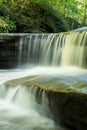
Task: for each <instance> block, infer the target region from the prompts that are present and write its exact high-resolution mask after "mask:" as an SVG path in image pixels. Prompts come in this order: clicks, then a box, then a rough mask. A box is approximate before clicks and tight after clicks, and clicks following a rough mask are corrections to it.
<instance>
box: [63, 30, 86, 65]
mask: <svg viewBox="0 0 87 130" xmlns="http://www.w3.org/2000/svg"><path fill="white" fill-rule="evenodd" d="M86 58H87V32H86V31H82V32H79V31H72V32H71V33H70V34H69V35H68V36H67V38H66V44H65V47H64V49H63V52H62V58H61V65H62V66H70V65H71V66H79V67H85V66H86Z"/></svg>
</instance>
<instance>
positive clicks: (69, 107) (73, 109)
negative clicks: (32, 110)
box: [48, 92, 87, 130]
mask: <svg viewBox="0 0 87 130" xmlns="http://www.w3.org/2000/svg"><path fill="white" fill-rule="evenodd" d="M48 98H49V102H50V108H51V112H52V113H53V116H54V120H55V121H56V122H57V123H60V124H61V125H64V126H66V127H69V128H71V129H72V130H86V129H87V95H85V94H80V93H72V92H71V93H70V92H69V93H64V92H55V93H54V92H49V93H48Z"/></svg>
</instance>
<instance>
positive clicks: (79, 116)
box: [5, 75, 87, 130]
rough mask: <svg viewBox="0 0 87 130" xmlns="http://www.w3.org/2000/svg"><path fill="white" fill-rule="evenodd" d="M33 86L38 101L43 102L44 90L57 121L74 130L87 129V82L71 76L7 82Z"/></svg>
mask: <svg viewBox="0 0 87 130" xmlns="http://www.w3.org/2000/svg"><path fill="white" fill-rule="evenodd" d="M18 84H21V86H22V87H24V86H26V87H32V89H34V96H35V99H36V102H37V103H40V104H41V102H42V92H43V91H44V92H45V95H46V97H47V98H48V105H49V108H50V110H51V112H52V115H53V118H54V120H55V121H56V122H57V123H60V124H61V125H63V126H65V127H69V128H71V129H72V130H86V129H87V83H86V81H85V82H84V81H83V80H81V79H80V80H79V79H78V78H76V77H69V76H66V77H65V76H64V77H62V76H46V75H41V76H37V75H36V76H31V77H25V78H20V79H16V80H11V81H9V82H6V83H5V85H6V86H8V87H9V86H11V87H15V86H17V85H18ZM32 92H33V91H32Z"/></svg>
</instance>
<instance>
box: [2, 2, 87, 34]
mask: <svg viewBox="0 0 87 130" xmlns="http://www.w3.org/2000/svg"><path fill="white" fill-rule="evenodd" d="M86 6H87V2H86V0H83V1H81V0H1V1H0V15H1V16H2V17H4V19H2V18H1V19H2V20H3V21H4V23H3V22H2V23H3V24H2V25H1V24H0V27H1V26H3V29H2V31H4V32H5V30H7V31H6V32H13V31H15V30H16V31H17V32H61V31H67V30H70V29H74V28H77V27H79V26H81V25H83V26H84V25H86V24H87V21H86V17H87V16H86V15H87V14H86ZM6 19H8V20H6ZM9 21H10V22H9ZM4 25H5V26H4ZM7 25H9V27H7ZM15 25H16V26H15ZM16 27H17V29H16Z"/></svg>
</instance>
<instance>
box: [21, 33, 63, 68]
mask: <svg viewBox="0 0 87 130" xmlns="http://www.w3.org/2000/svg"><path fill="white" fill-rule="evenodd" d="M64 44H65V35H64V34H63V33H60V34H29V35H27V36H25V37H22V38H20V42H19V62H20V64H22V63H25V64H28V65H29V64H37V65H51V66H52V65H54V66H57V65H59V64H60V59H61V54H62V50H63V47H64Z"/></svg>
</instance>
